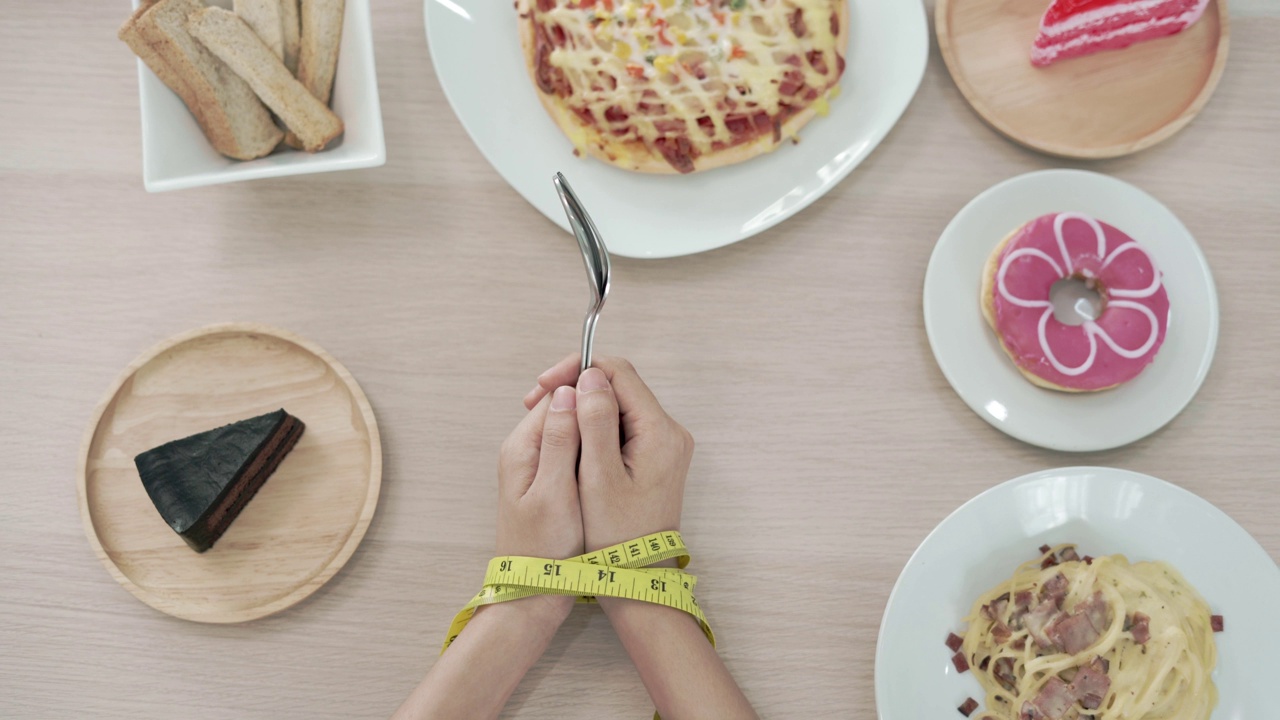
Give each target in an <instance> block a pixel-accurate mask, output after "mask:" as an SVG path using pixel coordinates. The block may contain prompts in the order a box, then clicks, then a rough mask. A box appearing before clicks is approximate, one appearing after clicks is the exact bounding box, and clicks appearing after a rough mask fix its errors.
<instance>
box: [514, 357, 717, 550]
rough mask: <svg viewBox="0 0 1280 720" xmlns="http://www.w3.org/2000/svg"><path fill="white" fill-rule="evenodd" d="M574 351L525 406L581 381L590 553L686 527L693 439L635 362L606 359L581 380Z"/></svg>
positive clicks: (581, 476) (582, 493) (581, 487)
mask: <svg viewBox="0 0 1280 720" xmlns="http://www.w3.org/2000/svg"><path fill="white" fill-rule="evenodd" d="M578 362H579V360H578V356H577V355H571V356H569V357H567V358H565V359H564V360H562V361H561V362H560V363H558V364H557V365H556V366H555V367H553V368H551V369H550V370H548V371H547V372H545V373H543V374H542V375H541V376H539V377H538V386H537V387H536V388H534V390H533V391H531V392H530V393H529V395H528V396H526V397H525V403H526V406H535V405H534V404H535V403H537V404H541V402H543V401H545V397H546V394H547V393H548V392H549V391H550V390H551V389H553V388H557V387H562V386H564V385H567V384H569V383H572V382H574V381H575V380H576V381H577V387H578V397H577V403H578V404H577V417H578V426H579V428H580V430H581V436H582V461H581V463H580V465H579V467H578V494H579V497H580V499H581V503H582V526H583V531H584V538H585V540H586V548H587V551H592V550H599V549H600V548H602V547H608V546H609V545H614V544H617V543H620V542H625V541H627V540H632V539H634V538H637V537H640V536H642V535H647V534H649V533H655V532H659V531H662V530H678V529H679V528H680V508H681V505H682V503H683V501H684V483H685V478H686V476H687V475H688V473H689V462H690V460H692V458H693V436H692V435H690V434H689V431H687V430H685V429H684V427H682V426H681V425H680V424H679V423H677V422H676V421H675V420H673V419H671V417H670V416H669V415H667V413H666V412H665V411H664V410H663V409H662V406H661V405H660V404H658V400H657V398H655V397H654V396H653V392H652V391H650V390H649V387H648V386H647V385H645V383H644V381H643V380H641V379H640V376H639V374H637V373H636V370H635V368H634V367H632V366H631V363H629V362H627V361H626V360H623V359H621V358H599V359H598V360H597V361H596V362H595V364H594V365H593V367H590V368H588V369H587V371H586V372H584V373H582V376H581V377H578Z"/></svg>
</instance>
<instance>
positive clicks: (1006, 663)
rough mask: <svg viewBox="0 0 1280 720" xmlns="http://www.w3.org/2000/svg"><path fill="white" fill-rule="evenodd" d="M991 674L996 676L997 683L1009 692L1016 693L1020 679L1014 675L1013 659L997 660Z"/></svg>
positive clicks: (1003, 658)
mask: <svg viewBox="0 0 1280 720" xmlns="http://www.w3.org/2000/svg"><path fill="white" fill-rule="evenodd" d="M991 674H992V675H995V676H996V682H998V683H1000V686H1001V687H1003V688H1004V689H1005V690H1008V691H1009V692H1014V689H1015V688H1016V686H1017V684H1018V678H1017V677H1015V676H1014V674H1013V658H1011V657H1002V658H996V664H995V667H993V668H992V669H991Z"/></svg>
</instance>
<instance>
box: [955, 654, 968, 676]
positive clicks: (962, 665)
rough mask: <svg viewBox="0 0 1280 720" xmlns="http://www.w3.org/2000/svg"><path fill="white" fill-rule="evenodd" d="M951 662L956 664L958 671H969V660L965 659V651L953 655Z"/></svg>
mask: <svg viewBox="0 0 1280 720" xmlns="http://www.w3.org/2000/svg"><path fill="white" fill-rule="evenodd" d="M951 663H952V664H953V665H955V666H956V672H961V673H963V672H968V671H969V661H968V660H966V659H965V657H964V653H961V652H958V653H956V654H955V655H952V656H951Z"/></svg>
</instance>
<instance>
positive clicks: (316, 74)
mask: <svg viewBox="0 0 1280 720" xmlns="http://www.w3.org/2000/svg"><path fill="white" fill-rule="evenodd" d="M299 5H300V20H301V28H302V49H301V51H300V53H299V55H298V81H299V82H301V83H302V84H303V85H305V86H306V87H307V89H308V90H310V91H311V94H312V95H315V96H316V98H317V99H319V100H320V102H322V103H324V104H325V105H328V104H329V99H330V98H331V97H332V95H333V76H334V73H335V72H336V71H337V69H338V47H339V46H340V45H341V44H342V14H343V12H344V10H345V7H346V2H345V0H299ZM284 142H285V144H286V145H288V146H289V147H298V141H297V139H296V138H294V137H292V136H291V135H289V134H287V133H286V134H285V137H284Z"/></svg>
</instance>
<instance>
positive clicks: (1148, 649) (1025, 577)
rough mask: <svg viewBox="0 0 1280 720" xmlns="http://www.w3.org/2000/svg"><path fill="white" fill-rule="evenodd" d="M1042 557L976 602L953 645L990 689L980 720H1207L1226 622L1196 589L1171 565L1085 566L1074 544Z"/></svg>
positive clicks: (1091, 561) (1111, 559)
mask: <svg viewBox="0 0 1280 720" xmlns="http://www.w3.org/2000/svg"><path fill="white" fill-rule="evenodd" d="M1041 553H1042V554H1041V556H1040V558H1039V559H1037V560H1034V561H1031V562H1028V563H1025V564H1023V565H1022V566H1020V567H1019V568H1018V570H1017V571H1016V572H1015V573H1014V574H1013V577H1011V578H1009V579H1008V580H1006V581H1004V582H1002V583H1000V584H999V585H997V586H996V587H994V588H992V589H991V590H990V591H989V592H987V593H986V594H984V595H982V597H980V598H978V600H977V602H975V603H974V605H973V609H972V611H970V614H969V617H968V618H966V622H968V630H967V631H966V632H965V634H964V637H963V639H961V638H959V637H957V636H954V635H953V636H952V637H951V638H949V639H948V645H950V646H951V648H952V650H954V651H956V656H955V657H953V658H952V659H953V661H954V662H955V663H956V667H957V668H958V669H960V670H962V671H963V670H965V669H972V671H973V672H974V673H975V674H976V675H977V678H978V681H979V682H980V683H981V684H982V687H983V689H984V690H985V691H986V709H985V714H984V715H981V716H980V717H982V718H984V719H986V718H990V719H991V720H1208V718H1209V713H1210V712H1211V711H1212V710H1213V706H1214V705H1215V704H1216V703H1217V699H1218V692H1217V689H1216V688H1215V687H1214V685H1213V680H1212V678H1210V673H1212V672H1213V667H1214V664H1215V662H1216V661H1217V654H1216V650H1215V648H1214V641H1213V633H1214V631H1215V630H1220V629H1221V622H1222V621H1221V618H1220V617H1219V616H1212V618H1211V616H1210V615H1209V608H1208V606H1207V605H1206V604H1205V602H1204V600H1203V599H1202V598H1201V597H1200V594H1199V593H1197V592H1196V590H1195V588H1193V587H1191V586H1190V585H1189V584H1188V583H1187V581H1186V580H1184V579H1183V577H1182V576H1181V575H1180V574H1179V573H1178V571H1177V570H1175V569H1174V568H1173V567H1171V566H1169V565H1168V564H1166V563H1163V562H1139V563H1134V564H1130V563H1129V561H1128V560H1127V559H1125V557H1124V556H1123V555H1111V556H1108V557H1099V558H1090V557H1087V556H1086V557H1084V558H1081V557H1079V556H1078V555H1077V554H1076V550H1075V547H1074V546H1072V545H1060V546H1058V547H1056V548H1050V547H1047V546H1046V547H1043V548H1041ZM966 665H967V666H968V668H966V667H964V666H966ZM976 704H977V703H975V702H974V701H972V700H970V701H968V702H967V703H966V707H967V708H968V712H972V710H973V709H974V708H975V706H976ZM961 712H965V714H968V712H966V710H965V707H962V708H961Z"/></svg>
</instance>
